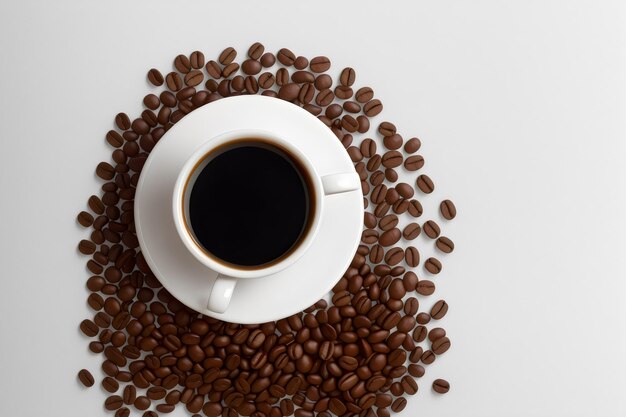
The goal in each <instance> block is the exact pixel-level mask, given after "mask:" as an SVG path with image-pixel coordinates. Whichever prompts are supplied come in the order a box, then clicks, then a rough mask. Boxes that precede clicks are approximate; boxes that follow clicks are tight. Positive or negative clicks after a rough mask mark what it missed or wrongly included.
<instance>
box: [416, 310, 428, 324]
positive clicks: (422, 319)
mask: <svg viewBox="0 0 626 417" xmlns="http://www.w3.org/2000/svg"><path fill="white" fill-rule="evenodd" d="M415 319H416V320H417V323H418V324H422V325H423V324H428V323H430V315H429V314H428V313H424V312H421V313H419V314H418V315H417V316H416V317H415Z"/></svg>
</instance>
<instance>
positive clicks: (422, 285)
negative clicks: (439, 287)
mask: <svg viewBox="0 0 626 417" xmlns="http://www.w3.org/2000/svg"><path fill="white" fill-rule="evenodd" d="M415 291H417V293H418V294H420V295H432V294H433V293H434V292H435V284H434V283H433V282H432V281H429V280H420V281H419V282H418V283H417V287H416V288H415Z"/></svg>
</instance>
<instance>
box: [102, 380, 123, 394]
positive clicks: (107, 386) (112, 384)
mask: <svg viewBox="0 0 626 417" xmlns="http://www.w3.org/2000/svg"><path fill="white" fill-rule="evenodd" d="M119 387H120V384H119V383H118V382H117V381H116V380H115V378H111V377H110V376H107V377H104V379H103V380H102V388H104V390H105V391H107V392H110V393H114V392H116V391H117V390H118V389H119Z"/></svg>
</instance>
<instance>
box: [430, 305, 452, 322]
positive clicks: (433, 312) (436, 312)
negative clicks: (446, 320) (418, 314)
mask: <svg viewBox="0 0 626 417" xmlns="http://www.w3.org/2000/svg"><path fill="white" fill-rule="evenodd" d="M447 312H448V303H446V302H445V301H444V300H439V301H437V302H436V303H435V304H434V305H433V307H432V308H431V309H430V316H431V317H432V318H433V319H435V320H440V319H442V318H443V317H444V316H445V315H446V313H447Z"/></svg>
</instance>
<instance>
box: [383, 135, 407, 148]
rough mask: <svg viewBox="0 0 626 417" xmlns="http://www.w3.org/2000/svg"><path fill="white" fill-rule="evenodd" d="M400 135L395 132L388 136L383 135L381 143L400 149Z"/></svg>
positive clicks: (387, 146)
mask: <svg viewBox="0 0 626 417" xmlns="http://www.w3.org/2000/svg"><path fill="white" fill-rule="evenodd" d="M402 142H403V139H402V136H400V135H398V134H397V133H396V134H393V135H390V136H385V138H384V139H383V144H384V145H385V148H387V149H389V150H392V151H395V150H397V149H400V148H401V147H402Z"/></svg>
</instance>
